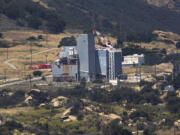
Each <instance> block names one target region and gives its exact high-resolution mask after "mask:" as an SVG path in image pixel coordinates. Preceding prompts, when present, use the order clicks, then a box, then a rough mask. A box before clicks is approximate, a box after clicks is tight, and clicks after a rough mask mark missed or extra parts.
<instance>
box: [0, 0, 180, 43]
mask: <svg viewBox="0 0 180 135" xmlns="http://www.w3.org/2000/svg"><path fill="white" fill-rule="evenodd" d="M164 1H165V2H164ZM164 1H163V0H158V1H156V2H154V1H153V0H148V2H149V3H148V2H147V1H145V0H114V1H110V0H98V1H97V0H86V1H84V0H63V1H62V0H54V1H52V0H41V1H39V0H33V1H31V0H26V1H24V0H17V1H15V0H12V1H5V0H1V1H0V13H2V14H4V15H6V16H7V17H9V18H11V19H13V20H15V21H16V24H18V25H20V26H23V27H31V28H33V29H46V28H47V29H48V30H49V31H50V32H53V33H59V32H62V31H63V30H64V28H65V29H68V30H78V29H81V30H84V31H86V32H91V31H92V29H93V27H94V26H96V27H97V28H98V29H99V30H100V31H103V32H106V33H111V34H112V35H113V36H121V38H123V36H124V39H125V38H126V35H136V36H137V33H140V34H138V36H144V35H148V33H152V31H153V30H162V31H171V32H175V33H178V34H179V33H180V28H179V27H177V26H178V25H179V22H180V13H178V12H176V11H175V10H171V9H169V8H165V7H164V5H166V4H167V3H168V1H170V0H164ZM156 4H157V5H159V6H158V7H156V6H153V5H156ZM172 4H173V6H174V7H175V8H177V9H178V7H179V6H178V4H179V1H178V0H176V1H174V2H172ZM37 11H38V12H37ZM65 25H66V27H65ZM44 26H45V27H44Z"/></svg>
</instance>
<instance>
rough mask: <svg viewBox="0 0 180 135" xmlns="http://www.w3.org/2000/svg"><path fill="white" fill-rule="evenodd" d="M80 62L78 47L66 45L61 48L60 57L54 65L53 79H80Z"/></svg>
mask: <svg viewBox="0 0 180 135" xmlns="http://www.w3.org/2000/svg"><path fill="white" fill-rule="evenodd" d="M78 62H79V61H78V55H77V51H76V47H74V46H68V47H64V48H63V49H62V50H61V53H60V55H59V59H57V60H56V61H55V62H54V63H53V65H52V76H53V81H78V80H79V64H78Z"/></svg>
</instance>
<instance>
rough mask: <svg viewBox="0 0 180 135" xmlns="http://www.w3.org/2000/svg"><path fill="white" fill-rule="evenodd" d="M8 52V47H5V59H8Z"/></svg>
mask: <svg viewBox="0 0 180 135" xmlns="http://www.w3.org/2000/svg"><path fill="white" fill-rule="evenodd" d="M8 51H9V50H8V46H7V49H6V54H7V55H6V58H7V59H8V55H9V54H8Z"/></svg>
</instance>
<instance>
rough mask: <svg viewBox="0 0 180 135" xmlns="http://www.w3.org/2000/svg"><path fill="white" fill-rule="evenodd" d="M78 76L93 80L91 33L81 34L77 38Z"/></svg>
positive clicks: (93, 65)
mask: <svg viewBox="0 0 180 135" xmlns="http://www.w3.org/2000/svg"><path fill="white" fill-rule="evenodd" d="M77 52H78V56H79V66H80V77H81V78H86V80H87V81H93V80H95V75H96V66H95V42H94V35H93V34H81V35H80V36H79V37H78V38H77Z"/></svg>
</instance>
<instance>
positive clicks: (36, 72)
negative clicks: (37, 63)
mask: <svg viewBox="0 0 180 135" xmlns="http://www.w3.org/2000/svg"><path fill="white" fill-rule="evenodd" d="M33 75H34V76H41V75H42V72H41V71H34V72H33Z"/></svg>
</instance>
